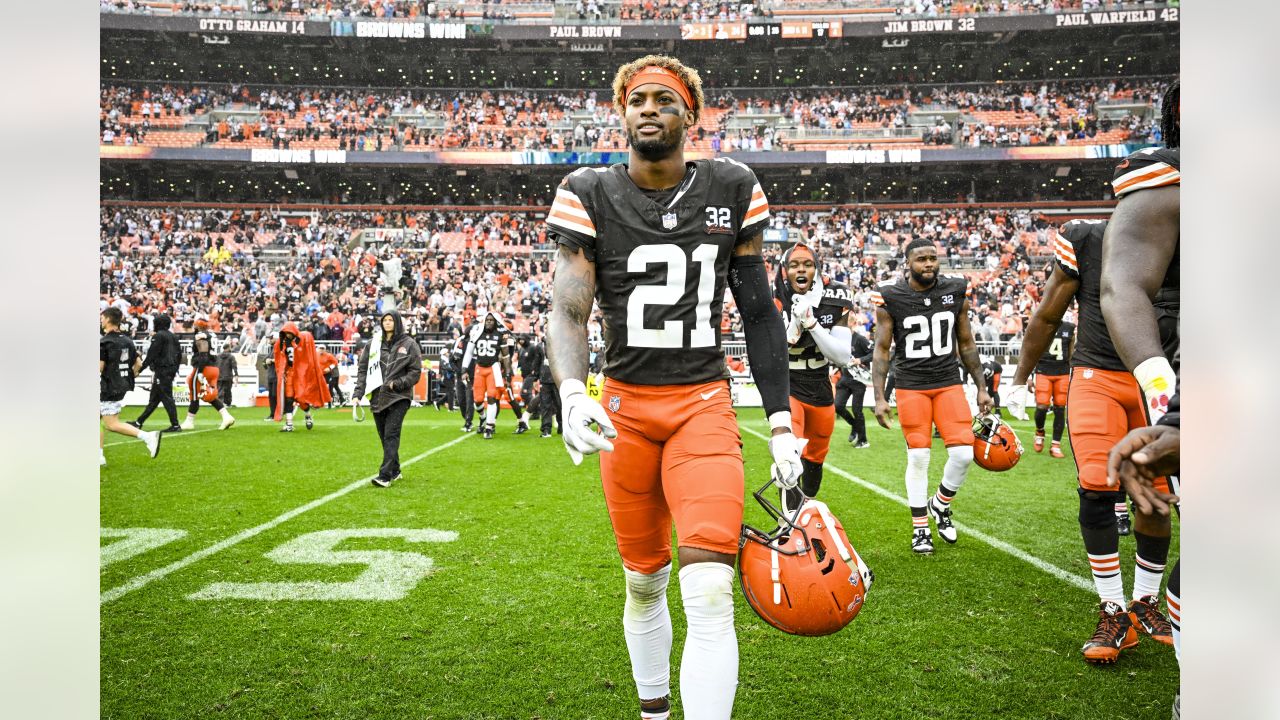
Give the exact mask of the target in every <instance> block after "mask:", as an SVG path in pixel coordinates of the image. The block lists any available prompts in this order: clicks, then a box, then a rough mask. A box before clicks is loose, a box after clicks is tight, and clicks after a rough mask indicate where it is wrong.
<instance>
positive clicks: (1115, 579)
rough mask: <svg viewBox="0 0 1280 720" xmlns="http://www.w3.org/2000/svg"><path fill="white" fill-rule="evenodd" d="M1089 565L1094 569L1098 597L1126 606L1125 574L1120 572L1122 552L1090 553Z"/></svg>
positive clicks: (1094, 581)
mask: <svg viewBox="0 0 1280 720" xmlns="http://www.w3.org/2000/svg"><path fill="white" fill-rule="evenodd" d="M1089 567H1090V568H1091V569H1092V570H1093V585H1094V587H1096V588H1097V589H1098V599H1099V600H1102V601H1104V602H1105V601H1108V600H1110V601H1111V602H1113V603H1115V604H1117V605H1119V606H1120V607H1124V606H1125V602H1124V576H1123V575H1122V574H1121V573H1120V553H1111V554H1110V555H1093V554H1090V555H1089Z"/></svg>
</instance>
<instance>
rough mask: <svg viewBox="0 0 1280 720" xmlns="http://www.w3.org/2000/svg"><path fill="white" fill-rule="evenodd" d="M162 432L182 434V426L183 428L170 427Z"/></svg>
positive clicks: (177, 426)
mask: <svg viewBox="0 0 1280 720" xmlns="http://www.w3.org/2000/svg"><path fill="white" fill-rule="evenodd" d="M160 432H167V433H176V432H182V426H181V425H170V426H169V427H167V428H165V429H163V430H161V431H160Z"/></svg>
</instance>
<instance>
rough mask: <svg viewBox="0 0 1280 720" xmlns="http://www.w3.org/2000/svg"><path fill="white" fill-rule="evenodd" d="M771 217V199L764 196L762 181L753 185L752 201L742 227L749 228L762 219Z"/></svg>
mask: <svg viewBox="0 0 1280 720" xmlns="http://www.w3.org/2000/svg"><path fill="white" fill-rule="evenodd" d="M768 219H769V201H768V200H766V199H765V197H764V189H763V188H761V187H760V183H756V184H755V185H753V186H752V187H751V203H750V204H749V205H747V214H746V216H745V217H743V218H742V227H743V228H748V227H751V226H752V225H755V224H756V223H758V222H760V221H762V220H768Z"/></svg>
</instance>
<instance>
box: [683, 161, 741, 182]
mask: <svg viewBox="0 0 1280 720" xmlns="http://www.w3.org/2000/svg"><path fill="white" fill-rule="evenodd" d="M694 166H695V167H698V168H700V169H701V168H705V169H706V170H708V171H709V173H708V174H709V175H710V176H711V177H714V178H715V179H716V181H717V182H719V183H730V182H745V183H748V184H755V182H756V174H755V171H753V170H752V169H751V168H750V167H748V166H747V164H746V163H744V162H740V161H738V160H734V159H733V158H728V157H717V158H712V159H710V160H696V161H694Z"/></svg>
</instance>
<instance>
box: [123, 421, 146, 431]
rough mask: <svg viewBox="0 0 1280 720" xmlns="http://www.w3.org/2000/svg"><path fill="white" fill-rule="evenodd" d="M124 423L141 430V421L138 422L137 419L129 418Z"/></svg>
mask: <svg viewBox="0 0 1280 720" xmlns="http://www.w3.org/2000/svg"><path fill="white" fill-rule="evenodd" d="M125 425H129V426H132V427H135V428H137V429H139V430H141V429H142V423H140V422H138V421H137V420H130V421H128V422H126V423H125Z"/></svg>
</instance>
